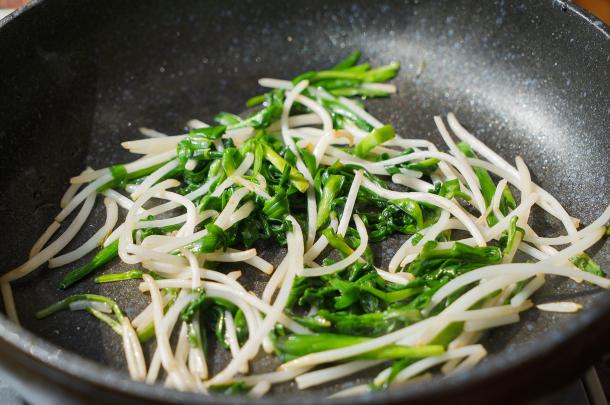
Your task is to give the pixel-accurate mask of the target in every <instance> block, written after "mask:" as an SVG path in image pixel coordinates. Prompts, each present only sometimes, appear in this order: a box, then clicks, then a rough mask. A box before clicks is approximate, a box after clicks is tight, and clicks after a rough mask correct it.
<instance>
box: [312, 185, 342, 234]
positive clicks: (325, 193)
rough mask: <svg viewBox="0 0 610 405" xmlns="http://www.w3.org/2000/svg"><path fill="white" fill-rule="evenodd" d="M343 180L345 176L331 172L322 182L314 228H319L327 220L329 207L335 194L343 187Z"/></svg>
mask: <svg viewBox="0 0 610 405" xmlns="http://www.w3.org/2000/svg"><path fill="white" fill-rule="evenodd" d="M344 182H345V177H344V176H341V175H338V174H333V175H330V176H329V177H328V179H327V180H326V182H325V183H324V188H323V190H322V197H321V198H320V203H319V205H318V219H317V221H316V229H319V228H320V227H321V226H322V225H324V224H325V223H326V221H328V218H329V217H330V209H331V204H332V202H333V200H334V199H335V196H336V195H337V194H338V193H339V191H340V190H341V187H343V183H344Z"/></svg>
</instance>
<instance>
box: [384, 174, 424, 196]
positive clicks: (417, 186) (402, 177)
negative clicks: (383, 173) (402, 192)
mask: <svg viewBox="0 0 610 405" xmlns="http://www.w3.org/2000/svg"><path fill="white" fill-rule="evenodd" d="M392 182H393V183H395V184H400V185H403V186H405V187H409V188H411V189H413V190H415V191H421V192H422V193H425V192H427V191H428V190H433V189H434V186H433V185H432V184H430V183H428V182H427V181H424V180H420V179H418V178H416V177H413V176H409V175H406V174H403V173H397V174H394V175H393V176H392Z"/></svg>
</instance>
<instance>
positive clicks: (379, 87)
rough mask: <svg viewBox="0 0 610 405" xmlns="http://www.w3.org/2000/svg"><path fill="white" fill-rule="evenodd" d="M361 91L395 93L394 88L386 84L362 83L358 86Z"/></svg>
mask: <svg viewBox="0 0 610 405" xmlns="http://www.w3.org/2000/svg"><path fill="white" fill-rule="evenodd" d="M360 87H362V88H363V89H369V90H377V91H385V92H386V93H391V94H393V93H396V86H395V85H393V84H388V83H362V84H361V85H360Z"/></svg>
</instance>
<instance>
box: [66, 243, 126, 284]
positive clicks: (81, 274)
mask: <svg viewBox="0 0 610 405" xmlns="http://www.w3.org/2000/svg"><path fill="white" fill-rule="evenodd" d="M118 255H119V241H118V240H115V241H114V242H112V243H111V244H109V245H108V246H106V247H105V248H103V249H102V250H100V251H99V252H97V254H96V255H95V256H94V257H93V259H92V260H91V261H90V262H89V263H87V264H86V265H84V266H83V267H81V268H78V269H76V270H73V271H71V272H70V273H68V274H67V275H66V276H65V277H64V278H63V280H62V281H61V283H60V284H59V288H61V289H66V288H68V287H70V286H71V285H72V284H74V283H76V282H78V281H80V280H82V279H83V278H85V277H86V276H87V275H88V274H89V273H91V272H92V271H95V270H97V269H99V268H100V267H102V266H103V265H105V264H106V263H108V262H109V261H110V260H112V259H114V258H115V257H117V256H118Z"/></svg>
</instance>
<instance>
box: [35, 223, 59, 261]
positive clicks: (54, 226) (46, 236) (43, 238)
mask: <svg viewBox="0 0 610 405" xmlns="http://www.w3.org/2000/svg"><path fill="white" fill-rule="evenodd" d="M60 227H61V224H60V223H59V222H57V221H55V220H54V221H53V222H51V225H49V227H48V228H47V229H46V231H44V233H43V234H42V235H40V237H39V238H38V240H37V241H36V242H35V243H34V245H33V246H32V248H31V249H30V254H29V256H28V257H29V258H30V259H31V258H32V257H34V256H36V255H37V254H38V253H39V252H40V251H41V250H42V248H43V247H44V245H46V244H47V242H48V241H49V240H50V239H51V237H52V236H53V235H55V232H57V230H58V229H59V228H60Z"/></svg>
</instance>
